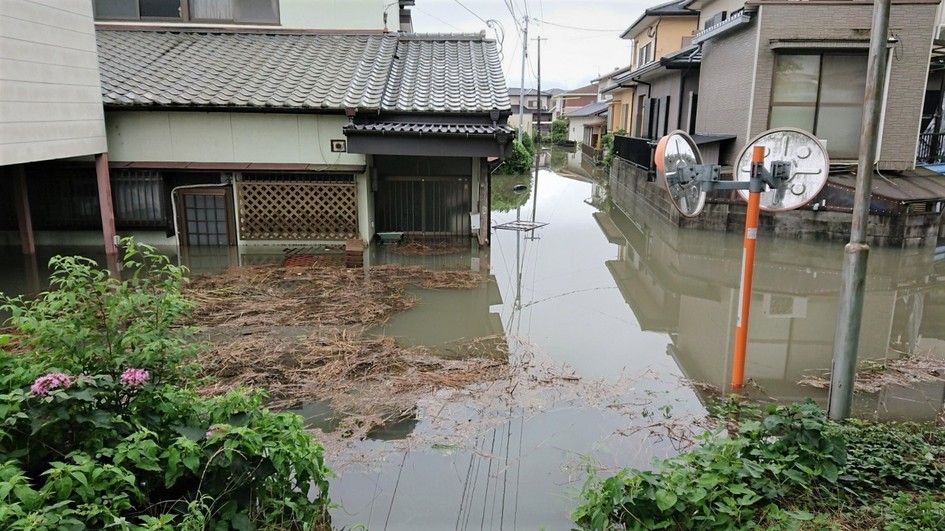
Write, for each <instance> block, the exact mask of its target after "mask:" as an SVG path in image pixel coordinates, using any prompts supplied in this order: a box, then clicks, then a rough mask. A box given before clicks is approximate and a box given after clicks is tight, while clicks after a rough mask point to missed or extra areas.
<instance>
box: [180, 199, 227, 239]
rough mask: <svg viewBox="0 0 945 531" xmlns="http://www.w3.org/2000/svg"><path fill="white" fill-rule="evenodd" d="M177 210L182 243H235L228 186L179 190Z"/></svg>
mask: <svg viewBox="0 0 945 531" xmlns="http://www.w3.org/2000/svg"><path fill="white" fill-rule="evenodd" d="M177 212H178V214H177V215H178V217H179V225H178V226H179V229H180V242H181V245H184V246H201V247H208V246H226V245H236V231H235V228H234V223H233V200H232V196H231V192H230V188H229V187H220V188H190V189H186V188H185V189H179V190H177Z"/></svg>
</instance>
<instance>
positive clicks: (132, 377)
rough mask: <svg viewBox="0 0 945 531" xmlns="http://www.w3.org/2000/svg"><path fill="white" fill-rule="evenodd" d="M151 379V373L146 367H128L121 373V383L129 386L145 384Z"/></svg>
mask: <svg viewBox="0 0 945 531" xmlns="http://www.w3.org/2000/svg"><path fill="white" fill-rule="evenodd" d="M150 379H151V374H150V373H148V371H147V370H145V369H128V370H126V371H125V372H123V373H121V385H126V386H129V387H133V386H139V385H144V384H145V382H147V381H148V380H150Z"/></svg>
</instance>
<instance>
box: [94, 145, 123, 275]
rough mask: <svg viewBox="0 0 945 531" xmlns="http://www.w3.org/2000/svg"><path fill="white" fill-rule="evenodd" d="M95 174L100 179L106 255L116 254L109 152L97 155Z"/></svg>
mask: <svg viewBox="0 0 945 531" xmlns="http://www.w3.org/2000/svg"><path fill="white" fill-rule="evenodd" d="M95 176H96V180H97V181H98V206H99V210H100V211H101V213H102V236H103V237H104V239H105V255H106V256H116V255H117V254H118V246H116V245H115V234H116V233H115V210H114V208H112V183H111V181H110V180H109V177H108V153H99V154H98V155H95Z"/></svg>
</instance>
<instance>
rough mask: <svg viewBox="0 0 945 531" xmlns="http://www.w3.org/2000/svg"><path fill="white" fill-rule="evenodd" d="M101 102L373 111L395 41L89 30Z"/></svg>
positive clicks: (365, 37) (359, 37) (372, 37)
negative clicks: (93, 40)
mask: <svg viewBox="0 0 945 531" xmlns="http://www.w3.org/2000/svg"><path fill="white" fill-rule="evenodd" d="M96 40H97V41H98V53H99V66H100V69H99V70H100V72H101V78H102V97H103V100H104V103H105V105H128V106H183V107H191V106H200V107H207V106H210V107H275V108H286V107H288V108H298V109H343V108H344V107H361V108H375V109H376V108H378V106H379V105H380V102H381V98H382V97H383V93H384V86H385V81H386V78H387V76H386V73H387V71H388V70H389V69H390V64H391V62H392V60H393V55H394V53H393V52H394V50H395V49H396V46H397V43H396V39H395V38H393V37H385V36H383V35H335V34H317V35H311V34H310V35H299V34H296V35H290V34H278V35H277V34H265V35H264V34H253V33H208V32H206V31H204V32H202V33H201V32H195V31H194V32H182V31H134V30H103V29H99V30H98V31H97V32H96Z"/></svg>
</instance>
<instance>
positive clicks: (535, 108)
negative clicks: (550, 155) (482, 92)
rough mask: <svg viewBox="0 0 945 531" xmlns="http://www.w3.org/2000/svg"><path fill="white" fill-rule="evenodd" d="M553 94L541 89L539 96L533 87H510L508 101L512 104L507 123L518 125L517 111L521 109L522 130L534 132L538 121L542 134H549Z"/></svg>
mask: <svg viewBox="0 0 945 531" xmlns="http://www.w3.org/2000/svg"><path fill="white" fill-rule="evenodd" d="M553 95H554V94H553V93H552V92H550V91H542V92H541V95H540V96H539V94H538V91H537V90H535V89H525V90H522V89H520V88H514V87H513V88H510V89H509V102H510V104H511V106H512V115H511V116H510V117H509V125H510V126H511V127H516V128H517V127H519V123H520V122H519V111H521V113H522V117H521V124H522V130H523V131H525V132H526V133H528V134H534V132H535V131H536V130H538V126H539V123H540V124H541V131H542V134H543V135H547V134H549V133H550V131H551V122H552V108H551V98H552V96H553Z"/></svg>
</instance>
